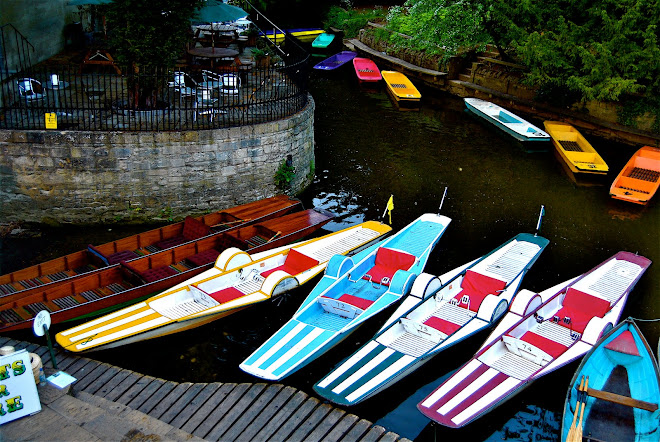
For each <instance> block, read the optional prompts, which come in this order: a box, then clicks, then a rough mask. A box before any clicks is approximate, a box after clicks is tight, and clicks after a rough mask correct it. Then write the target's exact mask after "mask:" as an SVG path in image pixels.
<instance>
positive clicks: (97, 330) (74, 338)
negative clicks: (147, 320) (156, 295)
mask: <svg viewBox="0 0 660 442" xmlns="http://www.w3.org/2000/svg"><path fill="white" fill-rule="evenodd" d="M153 313H156V312H155V311H154V310H152V309H150V308H147V309H146V310H143V311H141V312H138V313H136V314H134V315H131V316H127V317H125V318H123V319H120V320H119V321H114V322H111V323H109V324H106V325H103V326H101V327H99V328H93V329H91V330H88V331H86V332H85V333H81V334H79V335H74V336H71V341H79V340H81V339H85V338H86V337H88V336H94V335H96V334H99V333H103V332H104V331H107V330H111V329H113V328H117V327H121V326H122V325H124V324H128V323H130V322H133V321H137V320H139V319H142V318H144V317H145V316H149V315H151V314H153ZM167 319H168V321H169V320H170V319H169V318H167Z"/></svg>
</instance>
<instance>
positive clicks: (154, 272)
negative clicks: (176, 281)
mask: <svg viewBox="0 0 660 442" xmlns="http://www.w3.org/2000/svg"><path fill="white" fill-rule="evenodd" d="M176 274H177V271H176V270H174V269H173V268H172V267H170V266H163V267H158V268H155V269H149V270H145V271H144V272H141V273H140V275H141V276H142V279H144V280H145V281H147V282H154V281H158V280H160V279H164V278H167V277H168V276H172V275H176Z"/></svg>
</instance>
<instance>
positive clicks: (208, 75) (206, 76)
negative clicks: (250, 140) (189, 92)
mask: <svg viewBox="0 0 660 442" xmlns="http://www.w3.org/2000/svg"><path fill="white" fill-rule="evenodd" d="M199 86H200V87H201V88H204V89H219V88H221V87H222V77H221V76H220V75H218V74H216V73H215V72H211V71H207V70H206V69H203V70H202V81H201V82H200V83H199Z"/></svg>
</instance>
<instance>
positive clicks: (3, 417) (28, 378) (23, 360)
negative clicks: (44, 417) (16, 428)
mask: <svg viewBox="0 0 660 442" xmlns="http://www.w3.org/2000/svg"><path fill="white" fill-rule="evenodd" d="M38 411H41V402H39V393H38V392H37V384H36V383H35V382H34V375H33V374H32V364H31V363H30V354H29V353H28V352H27V351H26V350H19V351H17V352H15V353H12V354H10V355H6V356H0V425H2V424H5V423H7V422H10V421H13V420H14V419H18V418H19V417H23V416H28V415H30V414H34V413H36V412H38Z"/></svg>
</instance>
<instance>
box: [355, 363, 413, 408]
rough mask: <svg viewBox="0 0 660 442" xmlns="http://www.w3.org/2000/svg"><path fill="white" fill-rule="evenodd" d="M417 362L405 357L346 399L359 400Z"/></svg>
mask: <svg viewBox="0 0 660 442" xmlns="http://www.w3.org/2000/svg"><path fill="white" fill-rule="evenodd" d="M416 360H417V359H416V358H413V357H412V356H408V355H404V356H403V357H402V358H401V359H399V360H398V361H396V362H395V363H394V364H392V365H390V366H389V367H387V369H385V370H383V371H381V372H380V373H379V374H378V375H376V376H374V377H373V378H371V380H370V381H369V382H366V383H365V384H364V385H363V386H362V387H360V388H358V389H357V390H355V391H354V392H353V393H351V394H349V395H348V396H346V399H348V400H349V401H351V402H352V401H354V400H356V399H359V398H360V396H362V395H363V394H366V393H368V392H370V391H371V390H373V389H374V388H376V387H377V386H379V385H380V384H381V383H382V382H383V381H386V380H387V379H389V378H390V377H391V376H393V375H395V374H396V373H398V372H399V371H401V370H402V369H403V368H404V367H407V366H408V365H410V363H411V362H414V361H416Z"/></svg>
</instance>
